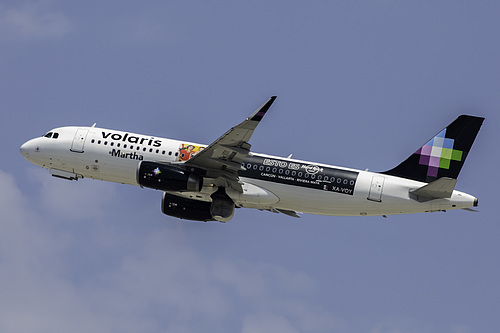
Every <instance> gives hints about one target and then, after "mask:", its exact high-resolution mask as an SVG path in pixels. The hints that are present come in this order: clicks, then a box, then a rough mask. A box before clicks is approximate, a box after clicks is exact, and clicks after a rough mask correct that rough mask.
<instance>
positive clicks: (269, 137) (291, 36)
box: [0, 0, 500, 333]
mask: <svg viewBox="0 0 500 333" xmlns="http://www.w3.org/2000/svg"><path fill="white" fill-rule="evenodd" d="M499 11H500V5H499V4H497V3H496V2H492V1H491V2H489V1H475V2H473V1H456V0H454V1H451V0H450V1H424V2H418V3H416V2H410V1H392V0H378V1H310V2H304V1H251V2H248V1H247V2H243V1H210V2H207V1H168V2H165V1H148V2H146V3H144V2H143V3H140V4H139V3H138V2H135V1H108V2H106V3H103V2H102V1H85V2H81V3H75V2H65V1H56V0H53V1H51V0H46V1H3V2H2V3H0V100H1V104H0V105H1V106H0V110H1V117H2V118H1V119H2V121H1V122H0V126H1V127H0V129H1V131H0V139H1V141H2V142H3V143H4V144H3V147H4V150H3V153H2V156H3V158H2V162H3V163H2V166H1V167H0V187H1V189H2V190H1V191H0V221H1V222H0V227H1V232H0V281H1V283H0V295H1V297H0V330H1V331H2V332H46V331H72V332H117V331H119V332H138V331H141V332H181V333H182V332H201V331H203V332H242V333H250V332H270V331H272V332H347V333H350V332H371V333H389V332H391V333H392V332H394V333H399V332H401V333H403V332H404V333H413V332H426V333H427V332H429V333H435V332H436V333H437V332H439V333H442V332H450V333H468V332H493V331H496V330H497V328H498V327H499V326H500V322H499V318H498V312H499V310H500V304H499V299H500V284H499V281H500V268H499V266H498V260H497V255H498V253H499V251H500V245H499V242H498V234H499V232H500V227H499V226H498V217H497V216H498V213H497V210H496V208H497V195H496V186H497V185H498V181H499V177H498V167H499V152H498V148H497V146H498V145H497V143H498V142H499V140H500V134H498V131H497V129H496V127H497V124H498V123H499V120H500V119H499V117H500V116H499V113H498V112H497V108H498V105H500V94H498V87H499V86H500V66H499V65H498V59H500V44H499V43H498V40H499V37H500V36H499V34H500V23H499V20H498V13H499ZM271 95H278V99H277V100H276V102H275V104H274V105H273V107H272V109H271V111H270V112H269V113H268V115H267V116H266V118H265V119H264V121H263V122H262V123H261V124H260V126H259V128H258V129H257V131H256V132H255V133H254V136H253V137H252V141H251V143H252V145H253V150H254V151H256V152H264V153H269V154H275V155H279V156H288V155H289V154H291V153H293V154H294V157H295V158H299V159H303V160H311V161H318V162H324V163H329V164H334V165H341V166H349V167H354V168H359V169H366V168H369V169H370V170H374V171H382V170H387V169H390V168H392V167H393V166H395V165H396V164H398V163H399V162H400V161H402V160H403V159H405V158H406V157H407V156H408V155H409V154H411V153H412V152H414V151H415V150H416V149H417V148H418V147H420V146H421V145H422V144H424V143H425V142H427V140H428V139H429V138H431V137H432V136H433V135H434V134H436V133H438V132H439V131H440V130H441V129H442V128H443V127H445V126H446V125H447V124H449V123H450V122H451V121H452V120H453V119H455V117H457V116H458V115H459V114H462V113H469V114H474V115H480V116H484V117H486V121H485V123H484V125H483V127H482V130H481V131H480V133H479V136H478V138H477V140H476V142H475V145H474V146H473V149H472V151H471V153H470V155H469V158H468V160H467V162H466V164H465V166H464V168H463V170H462V173H461V175H460V177H459V180H458V184H457V189H459V190H463V191H466V192H468V193H471V194H474V195H475V196H477V197H478V198H479V203H480V206H479V211H480V212H479V213H470V212H466V211H451V212H447V213H435V214H419V215H408V216H390V217H389V218H387V219H383V218H381V217H373V218H372V217H370V218H361V217H359V218H343V217H323V216H312V215H304V216H303V217H302V218H301V219H300V220H296V219H293V218H290V217H287V216H284V215H278V214H272V213H268V212H259V211H253V210H245V209H240V210H238V211H237V212H236V214H235V218H234V219H233V220H232V221H231V222H229V223H227V224H222V223H207V224H203V223H190V222H185V221H179V220H176V219H173V218H170V217H168V216H165V215H162V213H161V211H160V201H161V193H159V192H157V191H153V190H142V189H139V188H135V187H131V186H125V185H118V184H112V183H104V182H100V181H92V180H82V181H78V182H65V181H63V180H60V179H55V178H53V177H50V176H49V174H48V172H47V171H46V170H43V169H41V168H37V167H35V166H32V165H30V164H29V163H28V162H27V161H26V160H24V159H23V158H22V157H21V156H20V154H19V146H20V145H21V144H22V143H23V142H25V141H27V140H28V139H31V138H33V137H36V136H40V135H42V134H44V133H45V132H47V131H48V130H50V129H51V128H54V127H59V126H65V125H91V124H93V123H94V122H96V123H97V124H98V126H101V127H105V128H114V129H119V130H126V131H131V132H138V133H147V134H151V135H155V136H162V137H170V138H176V139H184V140H189V141H194V142H199V143H210V142H211V141H213V140H215V139H216V138H217V137H218V136H220V135H221V134H222V133H224V132H225V131H226V130H227V129H229V128H230V127H231V126H233V125H235V124H237V123H239V122H240V121H242V120H243V119H244V118H245V117H247V116H248V115H249V114H250V113H251V112H253V111H254V110H255V109H256V108H257V107H258V106H260V105H261V104H262V103H263V102H264V101H265V100H266V99H267V98H269V96H271ZM479 175H481V177H479Z"/></svg>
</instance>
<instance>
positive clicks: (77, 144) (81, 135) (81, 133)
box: [70, 128, 89, 153]
mask: <svg viewBox="0 0 500 333" xmlns="http://www.w3.org/2000/svg"><path fill="white" fill-rule="evenodd" d="M88 133H89V130H88V129H84V128H79V129H78V130H77V131H76V134H75V137H74V138H73V143H72V144H71V149H70V150H71V151H72V152H74V153H83V148H84V145H85V139H86V138H87V134H88Z"/></svg>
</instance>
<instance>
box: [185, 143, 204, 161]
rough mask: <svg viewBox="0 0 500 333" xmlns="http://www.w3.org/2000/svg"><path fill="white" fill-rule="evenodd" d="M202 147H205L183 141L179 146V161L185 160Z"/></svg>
mask: <svg viewBox="0 0 500 333" xmlns="http://www.w3.org/2000/svg"><path fill="white" fill-rule="evenodd" d="M203 149H205V147H203V146H195V145H192V144H187V143H183V144H182V145H181V147H180V148H179V161H187V160H189V159H190V158H191V157H193V156H194V155H196V154H198V153H199V152H200V151H202V150H203Z"/></svg>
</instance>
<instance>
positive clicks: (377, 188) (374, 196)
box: [368, 176, 385, 202]
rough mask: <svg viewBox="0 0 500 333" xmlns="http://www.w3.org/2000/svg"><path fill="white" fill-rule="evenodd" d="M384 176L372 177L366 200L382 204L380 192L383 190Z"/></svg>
mask: <svg viewBox="0 0 500 333" xmlns="http://www.w3.org/2000/svg"><path fill="white" fill-rule="evenodd" d="M384 180H385V177H384V176H373V178H372V184H371V186H370V192H369V194H368V200H371V201H377V202H382V191H383V189H384Z"/></svg>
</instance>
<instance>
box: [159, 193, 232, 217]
mask: <svg viewBox="0 0 500 333" xmlns="http://www.w3.org/2000/svg"><path fill="white" fill-rule="evenodd" d="M234 208H235V207H234V202H233V200H231V198H230V197H228V196H227V194H226V193H225V191H224V188H220V189H219V190H218V191H217V192H215V193H213V194H212V202H209V201H202V200H193V199H188V198H184V197H180V196H177V195H173V194H170V193H166V192H165V193H163V199H162V201H161V211H162V212H163V214H166V215H170V216H173V217H177V218H179V219H185V220H192V221H204V222H207V221H219V222H228V221H229V220H231V219H232V217H233V215H234Z"/></svg>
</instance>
